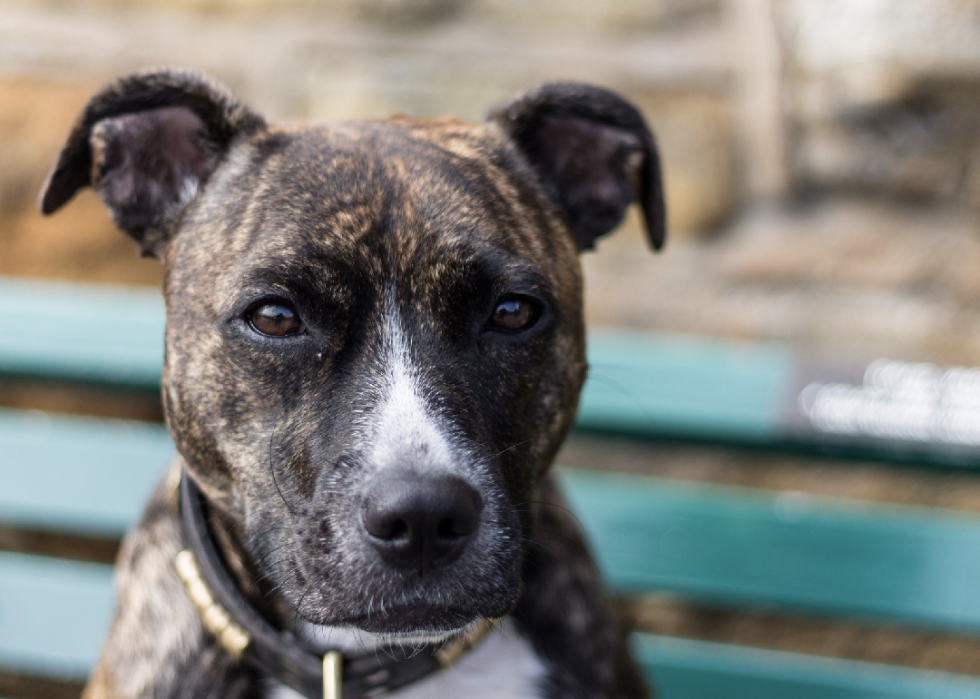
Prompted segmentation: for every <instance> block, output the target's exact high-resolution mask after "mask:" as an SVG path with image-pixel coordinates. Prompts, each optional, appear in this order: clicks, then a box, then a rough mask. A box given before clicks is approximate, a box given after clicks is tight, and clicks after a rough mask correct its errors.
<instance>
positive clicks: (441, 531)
mask: <svg viewBox="0 0 980 699" xmlns="http://www.w3.org/2000/svg"><path fill="white" fill-rule="evenodd" d="M457 530H458V527H457V526H456V520H453V519H449V518H448V517H447V518H446V519H443V520H440V522H439V524H438V525H437V526H436V534H438V535H439V536H440V537H441V538H443V539H458V538H459V537H460V536H463V534H460V532H459V531H457Z"/></svg>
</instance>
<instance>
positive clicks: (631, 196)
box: [488, 83, 665, 250]
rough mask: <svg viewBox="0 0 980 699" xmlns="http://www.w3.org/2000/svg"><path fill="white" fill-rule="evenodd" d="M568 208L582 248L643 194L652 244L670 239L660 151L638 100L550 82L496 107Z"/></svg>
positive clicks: (494, 115) (495, 114)
mask: <svg viewBox="0 0 980 699" xmlns="http://www.w3.org/2000/svg"><path fill="white" fill-rule="evenodd" d="M488 119H489V120H490V121H493V122H496V123H497V124H498V125H499V126H500V127H501V128H503V130H504V131H505V132H506V133H507V134H508V135H509V136H510V138H511V140H513V142H514V143H515V144H516V145H517V147H518V149H519V150H520V151H521V152H522V153H523V154H524V156H525V157H526V158H527V160H528V161H529V162H530V164H531V167H532V168H534V170H535V171H536V172H537V174H538V177H539V178H540V181H541V185H542V186H543V187H544V191H545V192H546V193H547V194H548V196H549V197H551V199H552V200H553V201H554V203H555V204H556V205H557V207H558V209H559V211H560V212H561V213H562V214H563V215H564V217H565V221H566V222H567V223H568V227H569V228H570V229H571V232H572V234H573V235H574V236H575V241H576V243H577V244H578V248H579V250H589V249H591V248H592V247H593V246H594V244H595V240H596V238H598V237H599V236H601V235H605V234H606V233H609V232H610V231H611V230H612V229H613V228H615V227H616V226H617V225H618V224H619V222H620V221H621V220H622V218H623V215H624V214H625V213H626V209H627V207H628V206H629V205H630V203H631V202H633V201H639V202H640V205H641V206H642V208H643V215H644V218H645V219H646V229H647V235H648V237H649V240H650V244H651V245H652V246H653V247H654V249H657V250H659V249H660V248H661V247H662V246H663V244H664V236H665V226H664V197H663V186H662V184H661V179H660V157H659V155H658V153H657V146H656V144H655V142H654V140H653V135H652V134H651V133H650V130H649V129H648V128H647V125H646V123H645V122H644V121H643V117H642V116H641V115H640V112H639V111H637V109H636V107H634V106H633V105H631V104H630V103H629V102H627V101H626V100H624V99H623V98H622V97H620V96H619V95H616V94H615V93H612V92H610V91H609V90H603V89H601V88H597V87H591V86H589V85H582V84H579V83H550V84H547V85H542V86H540V87H537V88H534V89H532V90H529V91H528V92H525V93H524V94H522V95H520V96H518V97H517V98H516V99H514V100H513V101H512V102H510V103H508V104H505V105H502V106H499V107H496V108H495V109H493V110H491V112H490V114H489V116H488Z"/></svg>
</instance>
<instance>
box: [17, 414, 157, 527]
mask: <svg viewBox="0 0 980 699" xmlns="http://www.w3.org/2000/svg"><path fill="white" fill-rule="evenodd" d="M174 454H175V451H174V447H173V443H172V442H171V441H170V436H169V435H168V434H167V431H166V429H164V428H163V427H162V426H161V425H152V424H146V423H138V422H130V421H123V420H100V419H96V418H85V417H68V416H50V415H47V414H46V413H42V412H40V411H17V410H2V409H0V455H2V457H0V483H2V484H3V485H2V487H0V524H6V525H7V526H16V527H21V528H32V529H40V530H54V531H59V530H61V531H71V532H72V533H77V534H88V535H92V536H116V537H121V536H122V535H123V533H125V531H126V530H127V529H128V528H129V527H130V526H132V524H133V523H134V522H135V521H136V519H137V518H138V516H139V514H140V512H141V511H142V509H143V506H144V504H145V503H146V501H147V500H148V499H149V496H150V493H151V492H152V491H153V488H154V486H155V484H156V482H157V481H158V480H159V479H160V477H161V476H162V474H163V472H164V471H165V469H166V467H167V465H168V464H169V462H170V461H171V460H172V459H173V457H174Z"/></svg>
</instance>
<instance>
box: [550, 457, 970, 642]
mask: <svg viewBox="0 0 980 699" xmlns="http://www.w3.org/2000/svg"><path fill="white" fill-rule="evenodd" d="M561 481H562V483H563V484H564V487H565V490H566V493H567V495H568V498H569V501H570V504H571V506H572V509H573V510H574V511H575V512H577V513H578V515H579V517H580V518H581V522H582V525H583V526H584V528H585V530H586V532H587V535H588V536H589V538H590V541H591V544H592V550H593V551H594V552H595V554H596V557H597V560H598V562H599V565H600V567H601V569H602V570H603V572H604V574H605V576H606V578H607V580H608V581H609V583H610V584H611V585H612V587H613V588H614V589H616V590H618V591H620V592H642V591H650V590H661V591H672V592H676V593H678V594H680V595H683V596H686V597H690V598H693V599H697V600H702V601H705V602H710V603H721V604H725V605H745V604H750V605H762V606H768V607H771V608H783V609H790V610H794V611H796V610H798V611H803V612H810V613H819V614H831V615H845V616H853V615H857V616H863V617H868V618H876V619H879V620H891V621H900V622H907V623H911V624H913V625H922V626H926V627H938V628H945V629H957V630H963V631H969V632H974V633H976V632H980V596H978V595H977V594H976V581H977V580H980V517H974V516H968V515H957V514H953V513H950V512H946V511H942V510H933V509H927V508H916V507H908V506H905V507H899V506H883V505H873V504H870V503H864V502H856V501H851V502H848V501H846V500H838V499H833V498H818V497H808V496H802V495H799V494H777V493H775V492H771V491H762V490H754V489H748V488H734V487H722V486H705V485H703V484H684V483H681V482H678V481H672V480H666V479H654V478H647V477H637V476H632V477H631V476H627V475H622V474H609V473H588V472H582V471H567V470H566V471H563V472H562V473H561Z"/></svg>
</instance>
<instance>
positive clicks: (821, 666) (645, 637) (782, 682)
mask: <svg viewBox="0 0 980 699" xmlns="http://www.w3.org/2000/svg"><path fill="white" fill-rule="evenodd" d="M634 641H635V647H636V649H637V655H638V658H639V660H640V662H641V663H642V665H643V667H644V670H645V671H646V673H647V676H648V678H649V679H650V682H651V683H652V684H654V685H655V686H656V687H657V689H658V691H659V696H660V697H661V699H719V697H724V698H725V699H790V698H791V699H978V698H980V678H977V677H966V676H963V675H954V674H949V673H943V672H933V671H928V670H913V669H908V668H902V667H895V666H889V665H879V664H875V663H867V662H858V661H853V660H839V659H836V658H822V657H815V656H809V655H800V654H796V653H786V652H780V651H771V650H763V649H757V648H746V647H743V646H731V645H725V644H719V643H709V642H706V641H691V640H686V639H679V638H669V637H664V636H653V635H649V634H637V635H636V637H635V638H634Z"/></svg>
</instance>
